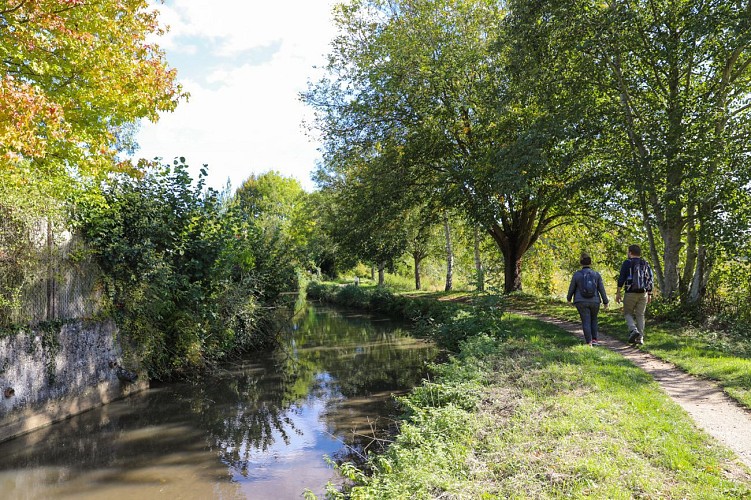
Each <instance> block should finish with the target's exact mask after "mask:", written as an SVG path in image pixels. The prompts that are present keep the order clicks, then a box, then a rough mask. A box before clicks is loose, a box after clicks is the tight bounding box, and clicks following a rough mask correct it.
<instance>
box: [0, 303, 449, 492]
mask: <svg viewBox="0 0 751 500" xmlns="http://www.w3.org/2000/svg"><path fill="white" fill-rule="evenodd" d="M283 344H284V348H282V349H279V350H277V351H275V352H266V353H256V354H253V355H251V356H247V357H246V358H245V359H244V360H243V361H241V362H237V363H235V364H233V365H232V366H228V367H225V369H224V370H223V371H221V372H220V373H218V374H216V375H214V376H212V377H210V378H207V379H205V380H202V381H201V382H199V383H194V384H188V383H184V384H170V385H164V386H162V387H158V388H152V389H150V390H149V391H147V392H144V393H141V394H139V395H136V396H132V397H130V398H128V399H126V400H123V401H118V402H116V403H113V404H110V405H108V406H105V407H102V408H100V409H97V410H93V411H90V412H87V413H84V414H82V415H79V416H77V417H74V418H72V419H70V420H67V421H65V422H62V423H60V424H56V425H53V426H51V427H48V428H46V429H42V430H40V431H37V432H34V433H32V434H29V435H27V436H24V437H21V438H18V439H15V440H13V441H9V442H6V443H3V444H0V498H3V499H4V498H11V499H23V498H30V499H31V498H34V499H36V498H106V499H125V498H134V499H149V498H170V499H182V498H185V499H189V498H221V499H234V498H269V499H278V498H279V499H281V498H301V496H302V494H303V492H304V491H305V489H306V488H307V489H310V490H311V491H312V492H314V493H316V494H318V495H319V496H322V493H323V491H324V487H325V485H326V483H327V482H328V481H332V482H335V483H336V482H337V481H338V479H337V476H336V472H335V471H334V470H333V469H332V467H331V466H329V465H327V463H326V461H325V460H324V458H323V457H324V455H328V456H329V457H331V458H333V459H351V458H353V457H355V456H357V455H358V454H360V453H362V452H363V449H364V448H366V447H373V446H377V442H374V441H373V429H374V428H378V429H381V430H383V429H384V428H386V427H388V424H389V422H390V419H389V418H388V417H389V416H390V415H392V414H393V413H394V411H395V409H394V405H393V402H392V397H391V395H392V394H394V393H401V392H404V391H406V390H408V389H409V388H410V387H412V386H414V385H415V384H417V383H419V381H420V379H421V378H422V377H424V375H425V364H426V361H429V360H430V359H432V358H433V357H434V356H435V354H436V349H435V348H434V347H433V346H431V345H430V344H428V343H426V342H424V341H422V340H419V339H414V338H411V337H409V336H408V332H406V331H405V330H404V329H403V328H400V327H399V326H398V325H397V324H394V323H391V322H390V321H388V320H379V319H374V318H371V317H368V316H364V315H360V314H354V313H346V312H341V311H335V310H332V309H325V308H315V307H308V308H307V309H305V310H304V311H303V312H302V313H301V314H298V316H297V317H296V318H295V319H294V320H293V321H292V323H291V324H290V326H289V329H288V331H287V332H286V333H285V342H283Z"/></svg>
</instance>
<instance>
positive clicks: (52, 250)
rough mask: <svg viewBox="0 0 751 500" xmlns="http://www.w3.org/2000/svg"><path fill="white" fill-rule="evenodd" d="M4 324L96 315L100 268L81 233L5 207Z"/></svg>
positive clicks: (0, 283) (0, 304)
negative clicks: (20, 214) (23, 215)
mask: <svg viewBox="0 0 751 500" xmlns="http://www.w3.org/2000/svg"><path fill="white" fill-rule="evenodd" d="M0 215H2V218H1V219H0V326H2V325H5V326H9V325H13V324H31V325H34V324H38V323H40V322H43V321H54V320H66V319H80V318H87V317H91V316H93V315H94V314H96V312H97V311H98V309H99V305H100V303H101V292H100V290H99V289H98V286H97V283H98V278H99V271H98V268H97V266H96V264H95V263H94V262H93V261H92V260H91V258H90V256H89V253H88V252H87V251H86V248H85V246H84V244H83V242H82V241H81V239H80V238H79V237H76V236H74V235H72V234H71V233H70V232H69V231H67V230H66V229H64V228H63V227H62V225H61V224H60V223H55V222H53V221H51V220H42V219H36V220H31V221H29V220H25V219H23V218H21V217H19V216H14V213H13V210H12V209H8V208H5V209H3V207H1V206H0Z"/></svg>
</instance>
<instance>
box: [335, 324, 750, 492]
mask: <svg viewBox="0 0 751 500" xmlns="http://www.w3.org/2000/svg"><path fill="white" fill-rule="evenodd" d="M502 328H503V329H504V330H505V331H506V335H505V336H504V337H503V338H504V340H498V339H497V338H491V337H488V336H485V335H479V336H472V337H470V338H469V340H467V341H466V342H465V343H464V344H463V346H462V350H461V352H460V353H458V354H457V355H456V356H454V357H452V358H451V360H450V361H449V362H448V363H446V364H441V365H438V366H437V367H436V369H435V370H436V372H437V373H436V378H435V379H434V380H432V381H431V382H426V383H425V384H424V385H423V386H422V387H419V388H417V389H416V390H415V391H414V392H413V393H412V394H411V395H410V396H409V397H407V398H405V400H404V402H405V406H406V408H407V409H408V410H409V411H408V415H409V419H408V420H407V421H406V423H404V424H403V426H402V428H401V432H400V434H399V436H398V437H397V439H396V441H395V443H394V444H392V446H391V447H390V448H389V449H388V450H387V452H386V453H385V454H384V455H380V456H375V457H373V458H372V460H371V464H370V466H371V467H372V471H373V473H372V475H371V476H365V475H363V474H361V473H359V472H358V471H356V470H355V469H353V468H351V467H345V468H344V469H345V471H346V472H348V473H349V476H350V477H351V478H353V479H355V487H354V488H353V489H352V490H351V491H349V495H350V496H351V497H352V498H437V497H445V498H583V497H591V498H613V499H618V498H624V499H625V498H747V497H748V496H749V495H751V478H750V477H749V475H748V471H747V470H746V469H745V468H743V467H742V466H739V465H737V462H735V461H734V459H733V457H732V454H731V453H730V452H729V451H727V450H726V449H724V448H723V447H721V446H719V445H718V444H717V443H716V442H715V441H714V440H713V439H712V438H710V437H708V436H707V435H706V434H704V433H703V432H701V431H699V430H697V429H696V427H695V426H694V424H693V422H692V421H691V419H690V418H689V417H688V415H687V414H686V413H685V412H684V411H683V410H682V409H681V408H680V407H679V406H677V405H676V404H674V403H673V402H672V401H671V400H670V399H669V398H668V397H667V396H666V395H665V394H664V393H663V392H662V391H661V390H660V389H659V387H658V386H657V384H656V383H655V382H654V381H653V380H652V379H651V377H650V376H649V375H647V374H646V373H645V372H643V371H642V370H640V369H638V368H636V367H635V366H633V365H632V364H631V363H630V362H628V361H627V360H625V359H624V358H623V357H622V356H619V355H617V354H615V353H613V352H611V351H608V350H606V349H591V348H586V347H585V346H582V345H581V344H580V343H579V342H578V340H577V339H575V338H574V337H573V336H571V335H570V334H568V333H566V332H564V331H563V330H561V329H559V328H556V327H554V326H551V325H547V324H545V323H542V322H540V321H537V320H534V319H531V318H527V317H521V316H514V315H507V319H506V320H504V321H503V325H502ZM330 496H332V497H342V496H343V494H342V493H339V492H336V491H332V492H330Z"/></svg>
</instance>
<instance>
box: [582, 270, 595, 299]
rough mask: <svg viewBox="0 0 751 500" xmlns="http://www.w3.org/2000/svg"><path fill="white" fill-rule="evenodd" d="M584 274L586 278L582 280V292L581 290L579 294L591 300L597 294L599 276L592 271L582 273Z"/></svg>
mask: <svg viewBox="0 0 751 500" xmlns="http://www.w3.org/2000/svg"><path fill="white" fill-rule="evenodd" d="M582 274H584V276H583V277H582V280H581V290H579V293H580V294H581V296H582V297H584V298H585V299H591V298H592V297H594V296H595V294H596V293H597V275H595V273H594V271H591V270H587V271H582Z"/></svg>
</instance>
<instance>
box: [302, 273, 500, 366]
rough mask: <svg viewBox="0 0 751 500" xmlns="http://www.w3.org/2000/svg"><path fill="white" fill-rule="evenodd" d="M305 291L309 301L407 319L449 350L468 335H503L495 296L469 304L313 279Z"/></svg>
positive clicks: (455, 347)
mask: <svg viewBox="0 0 751 500" xmlns="http://www.w3.org/2000/svg"><path fill="white" fill-rule="evenodd" d="M307 293H308V298H309V299H311V300H319V301H321V302H327V303H330V304H336V305H340V306H344V307H352V308H356V309H363V310H367V311H373V312H378V313H381V314H386V315H388V316H391V317H394V318H398V319H403V320H407V321H410V322H412V323H414V324H415V328H416V331H417V332H418V333H420V334H424V335H425V336H428V337H431V338H433V339H434V340H435V341H436V343H437V344H438V345H439V346H440V347H442V348H444V349H448V350H450V351H455V350H457V349H458V347H459V344H460V342H462V341H463V340H466V339H467V338H468V337H469V336H470V335H478V334H484V335H489V336H490V337H493V338H500V337H501V336H503V334H504V333H503V330H502V328H501V327H500V323H499V322H498V321H497V320H498V319H499V318H500V317H501V315H502V313H503V301H502V298H501V297H500V296H497V295H481V296H478V297H476V298H475V299H474V300H473V301H472V302H471V303H460V302H453V301H441V300H436V299H435V298H428V297H411V296H408V295H397V294H394V293H392V292H391V291H389V290H388V289H386V288H375V289H366V288H362V287H359V286H355V285H347V286H338V285H330V284H324V283H320V282H316V281H313V282H311V283H309V284H308V287H307Z"/></svg>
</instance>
